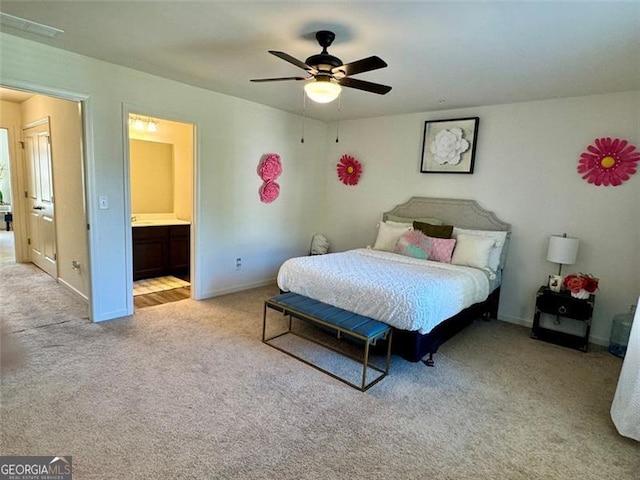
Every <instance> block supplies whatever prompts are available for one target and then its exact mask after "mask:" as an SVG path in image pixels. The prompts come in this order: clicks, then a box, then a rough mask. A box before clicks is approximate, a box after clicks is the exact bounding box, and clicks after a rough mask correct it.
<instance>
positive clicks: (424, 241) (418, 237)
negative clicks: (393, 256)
mask: <svg viewBox="0 0 640 480" xmlns="http://www.w3.org/2000/svg"><path fill="white" fill-rule="evenodd" d="M430 248H431V242H430V241H429V237H427V236H426V235H425V234H424V233H422V232H421V231H420V230H410V231H408V232H406V233H403V234H402V236H401V237H400V238H399V239H398V243H396V248H395V252H396V253H399V254H400V255H406V256H407V257H413V258H421V259H422V260H428V259H429V249H430Z"/></svg>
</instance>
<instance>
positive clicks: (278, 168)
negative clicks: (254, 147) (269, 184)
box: [258, 153, 282, 182]
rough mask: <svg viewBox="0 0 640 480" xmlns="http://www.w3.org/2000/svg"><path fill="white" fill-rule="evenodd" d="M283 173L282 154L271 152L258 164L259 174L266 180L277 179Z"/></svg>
mask: <svg viewBox="0 0 640 480" xmlns="http://www.w3.org/2000/svg"><path fill="white" fill-rule="evenodd" d="M281 173H282V163H281V162H280V155H278V154H277V153H269V154H267V155H265V156H264V157H262V161H261V162H260V165H259V166H258V175H260V178H261V179H262V180H264V181H265V182H266V181H268V180H275V179H276V178H278V177H279V176H280V174H281Z"/></svg>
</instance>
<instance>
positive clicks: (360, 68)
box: [332, 55, 387, 76]
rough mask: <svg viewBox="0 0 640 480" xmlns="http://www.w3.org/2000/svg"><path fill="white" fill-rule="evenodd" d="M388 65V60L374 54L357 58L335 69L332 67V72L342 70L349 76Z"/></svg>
mask: <svg viewBox="0 0 640 480" xmlns="http://www.w3.org/2000/svg"><path fill="white" fill-rule="evenodd" d="M386 66H387V62H385V61H384V60H382V59H381V58H380V57H377V56H375V55H374V56H372V57H368V58H363V59H362V60H356V61H355V62H351V63H347V64H345V65H341V66H340V67H335V68H334V69H332V72H333V73H336V72H339V71H340V72H344V74H345V76H349V75H355V74H357V73H363V72H369V71H371V70H377V69H379V68H385V67H386Z"/></svg>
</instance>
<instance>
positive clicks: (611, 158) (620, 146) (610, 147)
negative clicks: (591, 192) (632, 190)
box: [578, 137, 640, 187]
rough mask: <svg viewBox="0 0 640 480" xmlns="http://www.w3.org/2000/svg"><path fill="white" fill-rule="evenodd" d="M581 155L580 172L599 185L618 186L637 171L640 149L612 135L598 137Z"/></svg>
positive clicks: (586, 178)
mask: <svg viewBox="0 0 640 480" xmlns="http://www.w3.org/2000/svg"><path fill="white" fill-rule="evenodd" d="M594 143H595V145H589V146H588V147H587V151H586V152H583V153H582V154H581V155H580V160H579V161H578V173H579V174H582V178H584V179H585V180H586V181H587V182H589V183H593V184H595V185H597V186H600V185H604V186H605V187H608V186H609V185H611V186H613V187H617V186H618V185H622V182H626V181H627V180H629V178H630V177H631V175H633V174H634V173H636V168H637V166H638V162H639V161H640V151H638V150H636V147H635V146H633V145H630V144H629V142H627V141H626V140H620V139H619V138H615V139H613V140H612V139H611V138H610V137H603V138H596V139H595V141H594Z"/></svg>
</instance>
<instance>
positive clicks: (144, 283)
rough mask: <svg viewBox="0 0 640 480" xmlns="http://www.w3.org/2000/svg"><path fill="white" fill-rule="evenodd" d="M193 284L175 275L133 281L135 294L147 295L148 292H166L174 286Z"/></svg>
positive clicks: (180, 286)
mask: <svg viewBox="0 0 640 480" xmlns="http://www.w3.org/2000/svg"><path fill="white" fill-rule="evenodd" d="M189 285H191V284H190V283H189V282H187V281H185V280H181V279H179V278H176V277H174V276H171V275H169V276H166V277H156V278H145V279H143V280H136V281H135V282H133V296H134V297H135V296H138V295H146V294H148V293H156V292H165V291H167V290H173V289H174V288H183V287H188V286H189Z"/></svg>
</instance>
